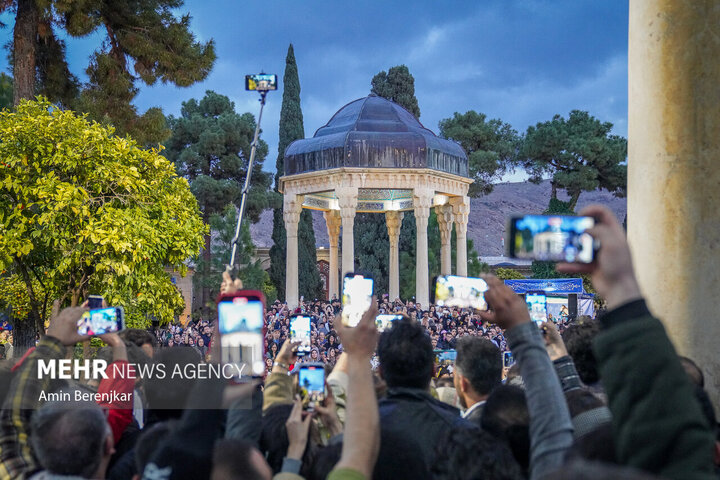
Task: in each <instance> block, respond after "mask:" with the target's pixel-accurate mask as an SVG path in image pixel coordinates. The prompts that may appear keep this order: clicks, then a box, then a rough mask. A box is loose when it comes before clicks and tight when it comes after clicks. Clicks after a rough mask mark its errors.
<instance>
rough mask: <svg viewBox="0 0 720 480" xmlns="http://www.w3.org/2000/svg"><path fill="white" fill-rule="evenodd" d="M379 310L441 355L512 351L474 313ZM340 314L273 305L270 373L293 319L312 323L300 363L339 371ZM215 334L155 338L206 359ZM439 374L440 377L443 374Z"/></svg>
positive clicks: (402, 305)
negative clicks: (464, 348)
mask: <svg viewBox="0 0 720 480" xmlns="http://www.w3.org/2000/svg"><path fill="white" fill-rule="evenodd" d="M378 306H379V309H378V311H379V312H380V314H402V315H405V316H407V317H408V318H410V319H411V320H413V321H416V322H418V324H419V325H421V326H422V327H423V328H424V329H425V332H426V333H427V335H428V337H429V338H430V341H431V343H432V347H433V350H434V351H436V353H440V352H443V351H448V350H455V347H456V345H457V342H458V340H459V339H460V338H462V337H466V336H470V337H480V338H486V339H488V340H490V341H491V342H492V343H493V344H494V345H495V346H497V347H498V348H499V349H500V350H501V351H502V352H507V351H509V349H508V346H507V342H506V341H505V337H504V335H503V331H502V329H500V328H499V327H497V326H496V325H493V324H491V323H488V322H486V321H484V320H483V319H482V318H481V317H480V315H479V314H478V313H477V312H475V311H473V310H472V309H461V308H457V307H438V306H436V305H429V306H428V307H427V308H423V307H422V305H420V304H419V303H415V302H414V301H412V300H408V301H405V302H404V301H402V300H400V299H397V300H395V301H393V302H391V301H390V300H389V299H388V298H387V295H382V297H381V299H380V300H379V302H378ZM341 309H342V305H341V303H340V301H339V300H331V301H325V300H314V301H303V302H301V304H300V306H298V307H297V308H296V309H292V310H291V309H289V308H288V306H287V304H285V303H281V302H280V301H276V302H274V303H273V304H271V305H269V308H268V309H267V312H266V314H265V322H266V329H265V331H266V334H265V335H266V336H265V345H264V347H265V352H266V353H265V361H266V368H267V372H268V373H270V371H271V370H272V365H273V362H274V360H275V358H276V357H277V355H278V353H279V352H280V349H281V348H282V345H283V343H284V342H285V341H286V340H288V339H289V338H290V318H291V315H293V314H303V315H308V316H309V317H310V319H311V321H310V322H311V323H310V326H311V334H310V347H311V349H310V353H309V354H307V355H304V356H302V357H300V358H299V362H301V363H304V362H321V363H324V364H325V365H327V366H328V367H329V368H332V367H334V366H335V364H336V363H337V360H338V358H340V354H341V353H342V345H341V343H340V340H339V338H338V334H337V331H336V330H335V318H336V316H337V315H338V314H339V313H340V310H341ZM573 320H574V319H571V318H570V317H569V316H568V315H567V314H564V315H558V316H557V317H556V318H555V319H553V318H552V316H549V319H548V321H549V322H552V323H553V324H555V326H556V328H558V330H559V331H560V332H561V333H562V332H563V331H564V330H565V328H566V327H567V326H568V325H569V324H571V323H572V321H573ZM580 320H581V322H587V321H589V320H590V318H588V317H583V318H581V319H580ZM213 331H214V329H213V325H212V322H209V321H207V320H200V321H198V322H195V321H192V320H190V321H188V322H187V323H186V324H185V325H180V324H175V325H168V326H166V327H162V328H161V327H158V328H156V329H154V335H155V338H156V340H157V344H158V345H159V346H161V347H183V346H186V347H192V348H193V349H195V350H197V351H198V353H200V355H202V357H203V358H206V357H207V355H208V352H209V346H210V345H211V342H212V336H213ZM436 358H437V360H438V362H437V364H438V365H439V364H440V363H442V362H441V355H436ZM451 363H452V362H451ZM373 365H377V357H376V356H374V358H373ZM438 373H440V370H439V369H438Z"/></svg>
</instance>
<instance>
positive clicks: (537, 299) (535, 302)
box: [525, 292, 548, 325]
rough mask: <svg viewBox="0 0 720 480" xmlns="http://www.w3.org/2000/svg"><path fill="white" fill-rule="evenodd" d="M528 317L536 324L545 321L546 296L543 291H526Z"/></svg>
mask: <svg viewBox="0 0 720 480" xmlns="http://www.w3.org/2000/svg"><path fill="white" fill-rule="evenodd" d="M525 302H526V303H527V307H528V312H530V319H531V320H532V321H533V322H535V323H537V324H538V325H539V324H541V323H542V322H547V318H548V317H547V296H546V295H545V292H527V293H526V294H525Z"/></svg>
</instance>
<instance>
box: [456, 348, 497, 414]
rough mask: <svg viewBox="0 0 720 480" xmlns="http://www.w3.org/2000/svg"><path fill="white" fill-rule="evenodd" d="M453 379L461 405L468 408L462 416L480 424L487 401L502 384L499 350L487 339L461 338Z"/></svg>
mask: <svg viewBox="0 0 720 480" xmlns="http://www.w3.org/2000/svg"><path fill="white" fill-rule="evenodd" d="M453 379H454V382H455V391H456V392H457V395H458V398H459V399H460V404H461V405H462V406H463V408H465V412H464V413H463V418H465V419H467V420H469V421H471V422H475V423H477V424H478V425H480V417H481V416H482V410H483V405H485V401H486V400H487V398H488V396H489V395H490V392H492V391H493V390H494V389H495V387H497V386H499V385H500V384H501V383H502V354H501V353H500V349H499V348H498V347H496V346H495V344H494V343H492V342H491V341H490V340H488V339H486V338H480V337H462V338H460V340H458V342H457V358H456V359H455V375H454V377H453Z"/></svg>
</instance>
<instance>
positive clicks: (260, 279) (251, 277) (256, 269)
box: [195, 205, 277, 308]
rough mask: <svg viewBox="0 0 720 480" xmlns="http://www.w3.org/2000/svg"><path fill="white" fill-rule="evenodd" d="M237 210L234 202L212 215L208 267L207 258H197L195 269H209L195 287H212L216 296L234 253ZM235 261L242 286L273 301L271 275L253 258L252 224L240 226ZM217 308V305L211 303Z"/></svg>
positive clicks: (213, 294) (212, 295) (246, 223)
mask: <svg viewBox="0 0 720 480" xmlns="http://www.w3.org/2000/svg"><path fill="white" fill-rule="evenodd" d="M237 213H238V210H237V208H235V206H234V205H227V206H226V207H225V209H224V210H223V211H222V212H221V213H214V214H212V215H211V216H210V232H211V235H212V251H213V255H212V257H211V258H210V265H209V268H205V262H206V259H205V258H202V257H201V258H200V259H199V260H198V265H197V268H196V270H198V271H208V273H207V274H206V275H203V276H202V277H200V278H199V279H198V283H197V284H196V285H195V287H196V288H197V287H199V288H201V289H204V288H207V289H209V290H210V298H211V299H212V298H216V297H217V295H218V294H219V293H220V282H221V281H222V274H223V272H224V271H225V265H226V264H227V262H228V259H229V258H230V255H231V253H232V239H233V237H234V236H235V228H236V227H237ZM235 255H236V257H235V262H236V264H237V265H238V278H239V279H240V280H242V282H243V287H244V288H249V289H252V290H260V291H262V292H263V293H264V294H265V297H266V300H267V301H268V302H274V301H275V299H276V298H277V291H276V290H275V288H274V287H273V286H272V284H270V276H269V275H268V273H267V272H266V271H265V270H263V268H262V265H261V262H260V260H253V257H254V255H255V246H254V245H253V243H252V237H251V236H250V224H249V223H248V222H243V224H242V227H241V228H240V239H239V241H238V248H237V252H236V254H235ZM212 308H214V305H213V306H212Z"/></svg>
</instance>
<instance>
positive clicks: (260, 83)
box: [227, 73, 278, 270]
mask: <svg viewBox="0 0 720 480" xmlns="http://www.w3.org/2000/svg"><path fill="white" fill-rule="evenodd" d="M277 84H278V81H277V75H271V74H267V73H256V74H253V75H245V90H248V91H256V92H258V93H260V114H259V115H258V121H257V124H256V125H255V136H254V137H253V141H252V145H251V148H250V161H248V169H247V175H246V176H245V185H244V186H243V189H242V197H241V199H240V212H239V213H238V220H237V226H236V227H235V236H234V237H233V239H232V253H231V254H230V263H229V264H228V266H227V270H232V269H233V267H234V266H235V253H236V252H237V244H238V241H239V239H240V226H241V225H242V219H243V214H244V213H245V200H246V199H247V193H248V190H249V189H250V177H251V176H252V169H253V162H254V161H255V151H256V150H257V143H258V135H259V134H260V121H261V120H262V113H263V107H265V96H266V95H267V92H269V91H271V90H277Z"/></svg>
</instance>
